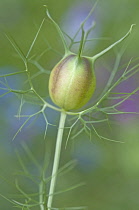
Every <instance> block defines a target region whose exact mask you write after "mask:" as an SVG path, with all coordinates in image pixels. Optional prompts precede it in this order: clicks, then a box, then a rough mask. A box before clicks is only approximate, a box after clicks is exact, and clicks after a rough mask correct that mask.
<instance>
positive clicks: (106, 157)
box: [0, 0, 139, 210]
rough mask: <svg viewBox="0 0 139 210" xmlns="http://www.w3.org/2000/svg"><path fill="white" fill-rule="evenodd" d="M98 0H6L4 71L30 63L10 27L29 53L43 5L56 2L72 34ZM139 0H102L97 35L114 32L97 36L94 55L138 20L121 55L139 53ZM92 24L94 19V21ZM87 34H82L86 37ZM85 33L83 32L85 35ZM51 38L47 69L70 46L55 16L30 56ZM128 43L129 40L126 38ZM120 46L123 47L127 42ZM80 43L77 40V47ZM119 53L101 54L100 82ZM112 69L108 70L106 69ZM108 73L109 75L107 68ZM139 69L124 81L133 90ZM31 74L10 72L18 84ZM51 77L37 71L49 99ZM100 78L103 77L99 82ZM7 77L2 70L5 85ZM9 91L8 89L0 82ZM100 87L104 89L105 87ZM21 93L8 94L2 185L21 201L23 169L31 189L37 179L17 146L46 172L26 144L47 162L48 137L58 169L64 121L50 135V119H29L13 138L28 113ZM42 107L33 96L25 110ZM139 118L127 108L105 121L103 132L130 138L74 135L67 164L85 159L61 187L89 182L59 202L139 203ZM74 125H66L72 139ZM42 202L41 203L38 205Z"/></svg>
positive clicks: (121, 209)
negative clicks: (10, 39)
mask: <svg viewBox="0 0 139 210" xmlns="http://www.w3.org/2000/svg"><path fill="white" fill-rule="evenodd" d="M94 3H95V2H94V1H93V0H86V1H85V0H84V1H81V0H80V1H79V0H78V1H77V0H74V1H73V0H66V1H64V0H59V1H56V0H47V1H43V0H42V1H41V0H33V1H31V0H0V74H6V73H9V72H15V71H20V70H21V71H22V70H24V65H23V62H22V61H21V59H19V57H18V56H17V53H15V51H14V49H13V48H12V46H11V45H10V43H9V42H8V40H7V39H6V37H5V35H4V33H6V34H10V35H11V36H12V37H13V38H14V40H15V41H16V43H17V44H18V45H19V46H20V48H21V49H22V51H23V52H24V54H26V53H27V52H28V50H29V47H30V45H31V43H32V41H33V39H34V36H35V34H36V32H37V30H38V28H39V26H40V23H41V21H42V20H43V18H44V17H45V9H44V7H43V5H46V4H47V6H48V8H49V11H50V13H51V15H52V17H53V18H54V19H55V20H56V21H57V22H58V24H59V25H60V26H61V28H62V29H63V30H64V31H65V32H67V33H68V34H69V35H70V36H73V34H74V33H75V31H76V30H77V29H78V27H79V23H80V22H81V21H82V20H83V18H85V17H86V15H87V14H88V13H89V11H90V10H91V8H92V6H93V4H94ZM138 8H139V1H138V0H132V1H130V0H117V1H111V0H100V1H99V3H98V5H97V7H96V9H95V12H94V14H93V16H92V17H91V18H92V20H95V21H96V28H95V29H94V34H92V36H93V37H109V38H111V39H110V40H109V39H108V40H101V41H99V40H95V41H94V42H91V43H89V45H87V46H86V48H85V52H84V54H85V55H93V54H95V53H97V52H99V51H101V50H102V49H104V48H105V47H106V46H108V45H109V44H110V43H112V41H115V40H118V39H119V38H120V37H122V36H123V35H124V34H125V33H126V32H127V31H128V30H129V27H130V25H131V24H133V23H135V24H136V27H135V28H134V31H133V34H132V35H131V37H130V38H129V41H128V47H127V49H126V52H125V54H124V56H123V58H122V60H121V64H123V63H124V62H128V61H129V59H130V58H132V57H134V58H135V57H138V49H139V38H138V31H139V12H138ZM92 20H90V21H92ZM88 24H89V23H88ZM78 38H80V37H78ZM78 40H79V39H78ZM48 42H49V44H50V46H51V49H52V50H50V51H49V53H46V55H44V56H42V57H41V59H40V60H39V64H40V65H41V66H42V67H43V68H44V69H46V70H51V69H52V68H53V66H54V65H55V64H56V62H57V61H59V59H60V58H61V55H62V53H63V46H62V43H61V40H60V37H59V35H58V34H57V31H56V30H55V28H54V27H53V25H52V24H51V23H50V22H47V23H45V24H44V26H43V28H42V30H41V32H40V35H39V37H38V39H37V41H36V43H35V45H34V47H33V49H32V51H31V55H30V56H33V55H35V56H39V55H40V54H41V53H42V52H44V50H45V49H47V48H48ZM120 46H122V44H121V45H120ZM120 46H118V48H117V50H118V49H120ZM77 49H78V48H77V46H75V47H74V48H73V50H74V51H77ZM114 59H115V55H114V53H113V51H112V52H109V53H108V54H107V55H105V56H104V57H103V58H102V59H100V61H97V65H96V67H97V72H96V74H97V80H98V89H99V88H100V90H101V89H102V88H103V87H104V85H105V82H106V81H107V76H106V75H107V74H106V69H105V68H106V66H107V65H109V66H111V67H112V66H113V63H114ZM103 69H104V72H103V71H102V70H103ZM29 70H30V72H31V75H32V76H33V75H34V74H36V73H37V72H38V69H37V67H36V66H35V65H34V64H30V66H29ZM105 74H106V75H105ZM138 78H139V77H138V75H137V76H135V77H134V78H133V79H132V80H130V81H128V83H127V84H124V85H123V86H122V87H121V88H123V89H122V91H123V90H124V91H125V92H126V90H127V91H130V87H131V91H132V90H133V88H132V87H137V86H138V84H139V79H138ZM26 79H27V78H26V77H25V76H24V75H20V76H17V75H16V76H11V77H7V83H8V84H9V86H10V87H12V88H14V89H21V90H22V89H24V88H25V89H26V88H27V87H28V85H27V83H25V81H26ZM48 79H49V75H48V74H46V73H43V74H40V75H38V76H36V77H34V78H33V80H32V81H33V84H34V87H35V89H36V90H37V91H38V93H39V94H40V95H41V96H42V97H44V98H47V97H48V100H49V101H50V99H49V95H48V88H47V85H48ZM99 81H100V82H99ZM3 82H4V83H5V80H4V79H3V78H1V83H0V85H1V87H3ZM0 92H1V95H2V94H4V93H5V92H4V91H3V90H0ZM98 93H99V90H98ZM20 101H21V97H20V96H17V95H14V94H11V93H10V94H8V95H5V96H4V97H2V98H0V193H1V194H2V195H4V196H6V197H7V198H9V199H15V200H18V199H19V201H21V200H20V199H21V198H20V197H19V198H18V196H17V193H18V191H17V189H16V187H15V179H16V178H17V177H18V180H19V183H20V185H21V186H22V187H23V189H24V190H25V191H26V192H30V193H32V192H34V191H35V192H36V190H37V189H36V186H34V185H33V184H32V183H30V182H28V180H27V179H25V178H23V177H22V176H17V175H16V172H17V170H21V165H20V164H19V161H18V160H17V156H16V152H15V150H18V151H19V154H20V156H21V157H22V159H23V160H24V162H25V164H26V166H27V167H28V168H29V170H30V171H31V173H32V174H33V175H34V176H38V171H37V170H36V168H35V166H34V164H33V163H32V161H31V160H30V158H28V156H27V154H26V153H25V151H24V149H23V147H22V146H21V144H22V143H23V142H25V143H26V144H27V145H28V147H29V148H30V149H31V151H32V153H33V154H34V156H35V158H36V159H37V161H38V162H39V164H40V165H42V159H43V152H44V144H45V141H46V142H47V144H46V145H47V152H48V160H47V161H48V163H49V164H48V165H49V166H48V174H47V176H49V175H50V171H51V167H52V160H53V152H54V146H55V138H56V131H57V128H56V127H55V126H49V128H48V132H47V137H46V139H45V140H44V139H43V135H44V129H45V123H44V120H43V119H42V118H41V117H38V118H37V119H36V120H35V121H33V122H32V124H31V125H30V124H28V125H27V126H25V128H23V130H22V131H21V132H19V134H18V135H17V137H16V138H15V140H14V141H12V138H13V136H14V134H15V133H16V131H17V130H18V128H19V127H20V125H21V123H23V120H22V119H21V120H20V121H19V120H18V119H17V118H16V117H15V115H16V114H17V112H18V109H19V107H20ZM138 104H139V100H138V95H136V97H135V98H134V100H131V101H130V100H129V101H128V103H125V104H124V105H123V107H122V109H123V110H129V111H139V108H138ZM37 109H38V107H37V105H35V104H25V106H23V110H22V113H24V114H31V113H34V112H35V111H36V110H37ZM47 117H48V120H49V122H50V123H54V124H57V123H58V119H59V114H58V113H55V112H54V111H51V110H48V113H47ZM138 127H139V120H138V116H136V115H125V116H118V117H112V125H111V128H109V129H108V128H106V126H104V125H103V124H100V125H98V127H97V129H98V131H99V133H100V134H104V135H106V136H107V137H109V136H110V137H113V138H114V139H117V140H120V141H124V142H125V143H124V144H121V143H113V142H109V141H105V140H100V139H97V138H96V137H95V135H93V137H94V138H93V140H92V142H90V140H89V138H88V137H87V136H86V135H85V134H82V135H80V136H79V137H78V138H77V139H75V140H74V141H72V140H70V142H69V145H68V147H67V148H66V150H65V148H64V145H63V150H62V154H61V163H60V164H61V166H63V165H64V164H66V163H67V162H68V161H70V160H74V159H76V160H77V165H76V166H75V167H74V169H72V170H71V171H70V172H69V173H66V174H63V175H61V176H60V177H59V179H58V182H57V190H62V189H66V188H68V187H69V186H73V185H76V184H78V183H80V182H85V185H84V186H81V187H79V188H77V189H74V190H72V191H69V192H65V193H62V194H60V195H57V196H55V199H54V206H55V207H57V206H59V207H68V206H69V207H70V206H88V209H89V210H102V209H103V210H105V209H106V210H131V209H134V210H138V209H139V151H138V148H139V141H138V140H139V129H138ZM66 135H67V132H65V139H66ZM12 209H16V208H15V207H13V204H11V203H10V202H8V201H7V200H5V199H4V198H1V197H0V210H12ZM35 209H39V208H35V207H34V210H35Z"/></svg>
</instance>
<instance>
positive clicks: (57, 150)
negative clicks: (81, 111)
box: [47, 111, 66, 210]
mask: <svg viewBox="0 0 139 210" xmlns="http://www.w3.org/2000/svg"><path fill="white" fill-rule="evenodd" d="M65 121H66V113H65V112H64V111H62V112H61V116H60V121H59V128H58V133H57V139H56V147H55V155H54V162H53V169H52V177H51V183H50V189H49V197H48V203H47V208H48V210H51V208H52V202H53V197H54V191H55V185H56V180H57V174H58V167H59V161H60V153H61V146H62V139H63V131H64V125H65Z"/></svg>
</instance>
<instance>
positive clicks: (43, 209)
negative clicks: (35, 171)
mask: <svg viewBox="0 0 139 210" xmlns="http://www.w3.org/2000/svg"><path fill="white" fill-rule="evenodd" d="M39 191H40V192H39V193H40V195H39V202H40V210H45V202H44V181H43V180H41V182H40V186H39Z"/></svg>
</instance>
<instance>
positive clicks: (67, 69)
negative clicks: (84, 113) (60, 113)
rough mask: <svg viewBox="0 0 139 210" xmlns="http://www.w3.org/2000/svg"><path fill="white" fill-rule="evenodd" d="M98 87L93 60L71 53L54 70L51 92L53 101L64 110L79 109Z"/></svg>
mask: <svg viewBox="0 0 139 210" xmlns="http://www.w3.org/2000/svg"><path fill="white" fill-rule="evenodd" d="M95 87H96V79H95V75H94V71H93V64H92V60H90V59H89V58H86V57H80V58H79V57H78V56H77V55H74V54H71V55H68V56H67V57H65V58H63V59H62V60H61V61H60V62H59V63H58V64H57V65H56V66H55V67H54V68H53V70H52V72H51V74H50V79H49V93H50V97H51V99H52V101H53V102H54V103H55V104H56V105H58V106H59V107H61V108H63V109H64V110H74V109H79V108H81V107H82V106H84V105H85V104H86V103H87V102H88V101H89V100H90V98H91V97H92V94H93V93H94V90H95Z"/></svg>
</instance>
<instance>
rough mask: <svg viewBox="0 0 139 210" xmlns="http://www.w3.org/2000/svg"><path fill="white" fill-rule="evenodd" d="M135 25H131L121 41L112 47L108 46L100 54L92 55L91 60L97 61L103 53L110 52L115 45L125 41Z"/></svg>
mask: <svg viewBox="0 0 139 210" xmlns="http://www.w3.org/2000/svg"><path fill="white" fill-rule="evenodd" d="M134 25H135V24H132V25H131V27H130V29H129V31H128V32H127V33H126V35H125V36H123V37H122V38H121V39H119V40H118V41H117V42H115V43H113V44H112V45H110V46H109V47H107V48H106V49H104V50H102V51H101V52H100V53H98V54H96V55H94V56H93V57H92V60H93V61H95V60H96V59H98V58H99V57H100V56H102V55H104V54H105V53H107V52H108V51H109V50H111V49H112V48H113V47H115V46H116V45H117V44H119V43H121V42H122V41H123V40H124V39H126V38H127V37H128V36H129V35H130V34H131V32H132V28H133V26H134Z"/></svg>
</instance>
